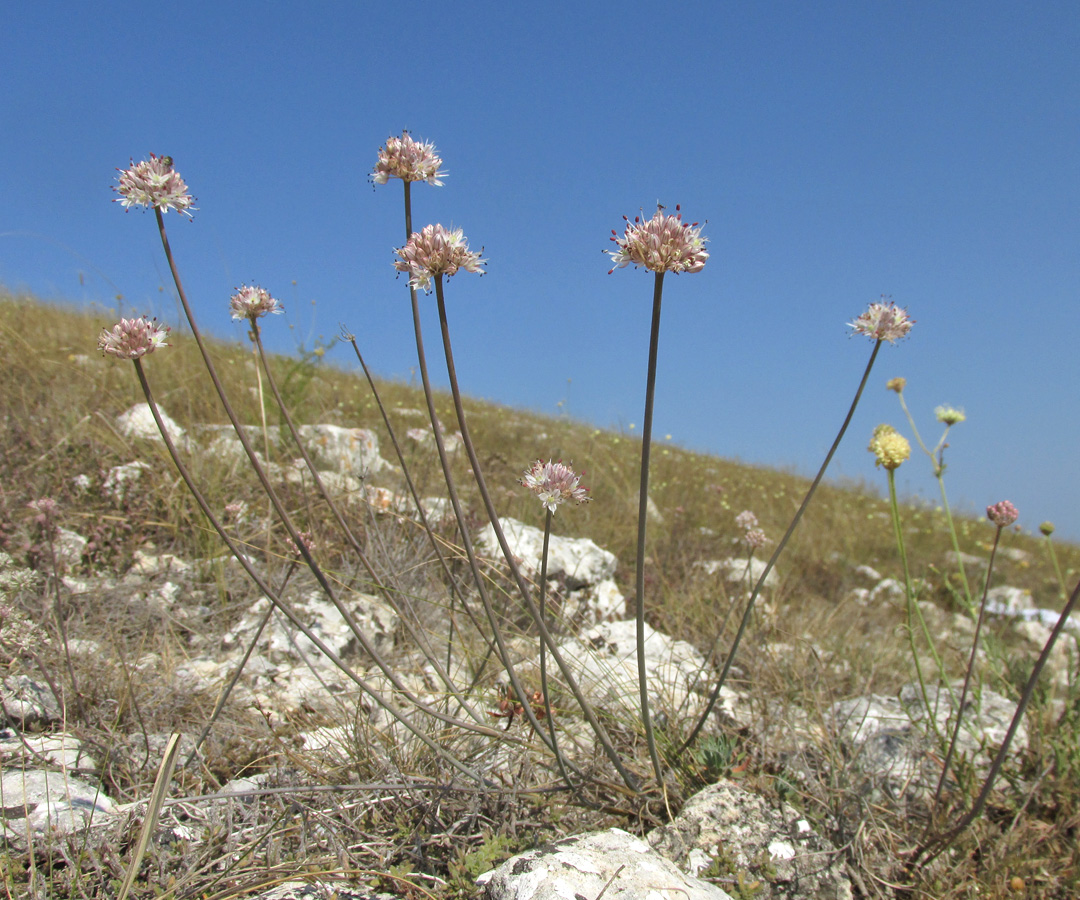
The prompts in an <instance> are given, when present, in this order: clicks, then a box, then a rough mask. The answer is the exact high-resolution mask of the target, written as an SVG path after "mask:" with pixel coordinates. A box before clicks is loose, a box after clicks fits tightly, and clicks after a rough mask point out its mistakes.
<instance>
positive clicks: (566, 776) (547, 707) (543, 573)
mask: <svg viewBox="0 0 1080 900" xmlns="http://www.w3.org/2000/svg"><path fill="white" fill-rule="evenodd" d="M551 516H552V514H551V510H550V509H549V510H546V515H545V517H544V547H543V550H541V552H540V596H539V600H538V604H539V606H540V621H541V622H543V621H544V613H545V606H546V601H547V568H548V545H549V544H550V541H551ZM540 695H541V696H542V697H543V698H544V716H545V717H546V718H547V725H548V733H549V734H550V736H551V749H552V752H553V753H554V754H555V761H556V763H558V766H559V772H560V774H561V775H562V777H563V780H564V781H565V782H566V786H567V787H569V788H570V789H571V790H576V788H575V786H574V783H573V782H572V781H571V780H570V773H569V772H567V771H566V765H565V763H564V762H563V757H562V754H561V753H560V752H559V748H558V739H557V738H556V737H555V717H554V716H553V715H552V714H551V696H550V694H549V693H548V680H547V645H546V644H545V643H544V642H543V641H541V642H540Z"/></svg>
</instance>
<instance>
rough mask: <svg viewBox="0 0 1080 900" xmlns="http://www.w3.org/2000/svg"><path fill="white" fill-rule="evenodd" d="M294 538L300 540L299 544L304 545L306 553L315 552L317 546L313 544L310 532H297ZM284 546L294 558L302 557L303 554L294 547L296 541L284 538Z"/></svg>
mask: <svg viewBox="0 0 1080 900" xmlns="http://www.w3.org/2000/svg"><path fill="white" fill-rule="evenodd" d="M296 536H297V537H298V538H300V543H301V544H303V545H304V549H305V550H307V552H308V553H314V552H315V550H316V549H317V547H318V544H316V543H315V540H314V539H313V538H312V536H311V532H310V531H298V532H297V533H296ZM285 545H286V546H287V547H288V548H289V550H291V551H292V554H293V555H294V556H303V553H301V552H300V548H299V547H298V546H297V545H296V541H294V540H293V539H292V538H291V537H287V538H285Z"/></svg>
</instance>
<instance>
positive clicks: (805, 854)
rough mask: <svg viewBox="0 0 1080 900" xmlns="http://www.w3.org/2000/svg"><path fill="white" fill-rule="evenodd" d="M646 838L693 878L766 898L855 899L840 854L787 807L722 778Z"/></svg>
mask: <svg viewBox="0 0 1080 900" xmlns="http://www.w3.org/2000/svg"><path fill="white" fill-rule="evenodd" d="M648 839H649V843H650V844H651V845H652V847H653V848H654V849H655V850H656V851H658V852H659V853H661V854H662V855H663V856H665V857H667V858H668V859H670V860H671V861H672V862H674V863H675V864H676V865H678V866H679V868H680V869H682V870H683V871H684V872H686V873H687V874H689V875H694V876H700V877H703V878H708V879H709V880H710V881H716V882H719V883H720V885H721V886H722V887H725V888H727V889H729V890H733V889H735V888H738V889H739V890H738V891H737V893H738V895H739V896H743V895H744V894H750V895H751V896H753V897H755V898H761V900H770V898H781V897H782V898H788V900H795V898H799V900H803V898H805V900H851V897H852V891H851V884H850V882H849V880H848V878H847V876H846V875H844V872H843V857H842V856H841V854H840V853H839V852H838V851H837V850H836V848H835V847H834V846H832V845H831V844H830V843H829V842H828V841H827V840H826V839H824V838H822V837H821V836H819V835H818V834H816V833H815V832H814V830H813V829H812V828H811V827H810V824H809V823H808V822H807V821H806V820H805V819H804V818H802V817H801V816H799V815H798V813H796V811H795V810H794V809H792V808H791V807H789V806H786V805H784V806H781V807H780V808H773V807H771V806H769V805H768V804H767V803H766V802H765V800H764V798H762V797H760V796H758V795H757V794H752V793H750V792H749V791H747V790H745V789H743V788H742V787H740V786H738V785H737V784H735V783H733V782H730V781H722V782H720V783H718V784H714V785H711V786H710V787H707V788H705V789H704V790H703V791H701V792H700V793H698V794H696V795H695V796H693V797H691V798H690V799H689V800H687V802H686V804H685V805H684V806H683V808H682V811H681V812H680V813H679V815H678V816H676V817H675V818H674V819H673V820H672V821H671V822H670V823H668V824H667V825H663V826H661V827H660V828H656V829H654V830H653V831H652V832H650V833H649V836H648Z"/></svg>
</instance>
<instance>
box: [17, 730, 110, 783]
mask: <svg viewBox="0 0 1080 900" xmlns="http://www.w3.org/2000/svg"><path fill="white" fill-rule="evenodd" d="M0 758H2V759H3V760H4V766H5V768H14V767H17V766H21V767H22V768H33V769H38V768H41V767H42V766H55V767H56V768H58V769H66V770H74V769H81V770H82V771H83V772H84V773H87V774H91V775H96V774H97V773H98V770H99V768H100V765H99V763H98V761H97V760H96V759H94V757H92V756H91V755H90V754H89V753H87V752H86V751H85V750H84V749H83V746H82V741H80V740H79V739H78V738H77V737H75V736H74V735H71V734H65V733H63V732H58V733H53V734H19V733H18V732H17V731H15V729H13V728H5V729H3V730H0Z"/></svg>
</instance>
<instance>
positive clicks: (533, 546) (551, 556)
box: [476, 519, 618, 591]
mask: <svg viewBox="0 0 1080 900" xmlns="http://www.w3.org/2000/svg"><path fill="white" fill-rule="evenodd" d="M502 528H503V533H504V534H505V535H506V542H507V544H509V545H510V552H511V553H513V554H514V556H515V557H516V558H517V559H519V560H521V566H522V569H524V571H525V572H526V573H527V574H528V575H529V576H530V577H535V576H536V575H537V574H538V573H539V572H540V558H541V553H542V551H543V548H544V532H543V530H541V529H539V528H533V527H532V526H531V525H526V524H525V523H524V522H519V521H517V520H516V519H503V520H502ZM476 543H477V546H478V547H479V548H480V551H481V552H482V553H484V554H485V555H487V556H490V557H492V558H494V559H502V550H501V549H500V548H499V543H498V541H497V540H496V538H495V529H494V528H493V527H492V526H491V525H488V526H487V528H485V529H484V530H483V531H482V532H481V533H480V536H479V537H478V538H477V541H476ZM617 565H618V561H617V560H616V559H615V555H614V554H613V553H609V552H608V551H607V550H601V549H600V548H599V547H598V546H597V545H596V544H595V543H594V542H593V541H590V540H589V539H588V538H565V537H559V536H558V535H552V536H551V539H550V541H549V542H548V564H547V574H548V578H550V579H558V580H559V581H560V582H561V583H562V584H564V585H565V587H566V589H567V590H570V591H574V590H577V589H579V588H583V587H586V586H587V585H593V584H599V583H600V582H601V581H605V580H608V579H610V578H613V577H614V575H615V567H616V566H617Z"/></svg>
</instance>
